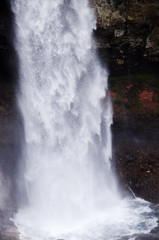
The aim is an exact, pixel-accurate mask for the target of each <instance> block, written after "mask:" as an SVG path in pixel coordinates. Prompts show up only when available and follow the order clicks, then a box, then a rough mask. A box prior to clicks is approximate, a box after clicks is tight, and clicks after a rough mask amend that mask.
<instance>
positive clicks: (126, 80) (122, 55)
mask: <svg viewBox="0 0 159 240" xmlns="http://www.w3.org/2000/svg"><path fill="white" fill-rule="evenodd" d="M90 4H91V6H92V7H93V8H94V12H95V14H96V18H97V29H96V30H94V37H95V42H96V45H97V52H98V54H99V57H100V58H101V62H102V64H103V65H104V66H106V67H108V69H109V74H110V77H109V89H110V94H111V98H112V101H113V110H114V115H113V119H114V122H113V125H112V133H113V163H114V166H115V171H116V172H117V175H118V179H119V182H120V183H124V184H125V186H127V187H128V188H129V187H130V188H131V189H132V190H133V191H134V193H135V194H136V195H137V196H139V197H142V198H144V199H146V200H148V201H151V202H154V203H158V202H159V194H158V191H159V178H158V175H159V168H158V160H159V148H158V141H159V1H158V0H147V1H146V0H90Z"/></svg>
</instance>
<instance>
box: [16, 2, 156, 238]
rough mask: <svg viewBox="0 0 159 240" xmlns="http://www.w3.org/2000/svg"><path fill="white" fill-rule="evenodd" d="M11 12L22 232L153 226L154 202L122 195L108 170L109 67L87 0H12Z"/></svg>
mask: <svg viewBox="0 0 159 240" xmlns="http://www.w3.org/2000/svg"><path fill="white" fill-rule="evenodd" d="M13 10H14V13H15V17H16V25H17V27H16V33H17V42H16V48H17V51H18V53H19V59H20V93H19V94H18V102H19V106H20V109H21V112H22V114H23V118H24V128H25V143H24V161H25V171H24V176H25V183H24V186H25V189H26V192H27V204H26V205H25V206H24V204H23V206H21V208H20V209H19V211H18V213H17V215H16V217H15V222H16V225H17V226H18V228H19V231H20V232H21V234H22V235H23V236H27V237H29V238H31V239H54V238H61V237H65V239H83V240H85V239H105V237H106V236H107V239H119V238H120V237H122V236H126V235H133V234H135V233H146V232H149V231H150V230H151V229H152V227H155V226H156V225H155V224H156V219H155V218H152V217H151V210H150V208H149V204H148V203H146V202H144V201H141V200H133V201H132V200H131V201H125V200H121V199H120V197H119V194H118V191H117V189H116V184H115V180H114V178H113V175H112V173H111V171H110V162H109V160H110V158H111V133H110V125H111V123H112V112H111V104H110V101H109V97H108V96H107V98H105V92H106V89H107V72H106V71H105V70H104V69H102V68H101V66H100V64H99V61H98V59H97V58H96V54H95V52H94V50H93V49H92V29H93V27H94V25H95V22H94V17H93V13H92V10H91V9H90V8H89V6H88V2H87V0H80V1H79V0H57V1H50V0H43V1H42V0H27V1H23V0H14V1H13ZM19 181H21V179H19Z"/></svg>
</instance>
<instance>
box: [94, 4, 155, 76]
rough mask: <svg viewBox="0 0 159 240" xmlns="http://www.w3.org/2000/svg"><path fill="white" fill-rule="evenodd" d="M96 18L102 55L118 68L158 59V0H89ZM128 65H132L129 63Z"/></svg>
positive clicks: (97, 37) (113, 66) (98, 45)
mask: <svg viewBox="0 0 159 240" xmlns="http://www.w3.org/2000/svg"><path fill="white" fill-rule="evenodd" d="M90 3H91V5H92V6H93V8H94V10H95V14H96V17H97V30H96V31H95V37H96V42H97V47H98V49H99V52H101V55H102V56H103V58H104V57H107V58H108V60H109V62H110V66H111V68H112V69H113V71H112V73H111V74H113V73H114V72H115V70H116V69H117V70H120V69H121V70H122V69H123V71H124V68H126V69H127V68H128V67H129V68H131V67H134V66H136V65H138V64H139V63H140V62H141V60H142V59H144V60H146V61H152V62H158V61H159V44H158V43H159V1H158V0H123V1H121V0H90ZM128 65H129V66H128Z"/></svg>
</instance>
